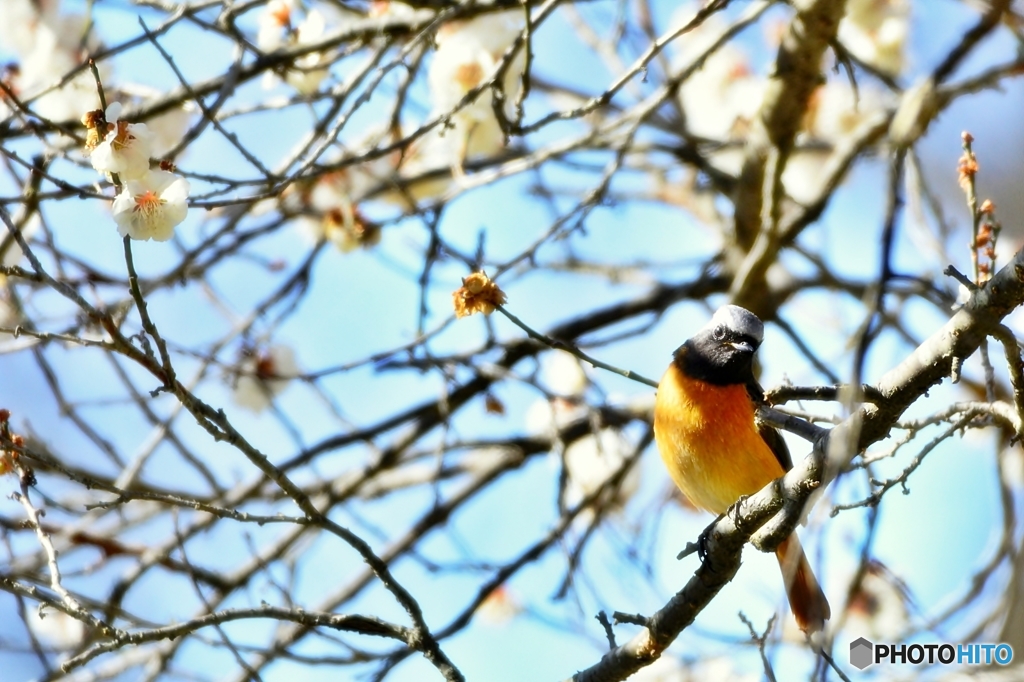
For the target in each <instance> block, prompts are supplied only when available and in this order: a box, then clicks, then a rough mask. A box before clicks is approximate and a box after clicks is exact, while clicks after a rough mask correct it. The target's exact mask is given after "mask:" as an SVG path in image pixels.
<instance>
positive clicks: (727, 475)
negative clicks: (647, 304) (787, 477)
mask: <svg viewBox="0 0 1024 682" xmlns="http://www.w3.org/2000/svg"><path fill="white" fill-rule="evenodd" d="M654 434H655V438H656V439H657V442H658V450H659V451H660V452H661V458H662V459H663V460H664V462H665V466H666V467H667V468H668V471H669V474H670V475H671V476H672V480H674V481H675V483H676V485H677V486H679V489H680V490H682V491H683V494H684V495H686V497H687V498H688V499H689V500H690V501H691V502H693V504H695V505H697V506H698V507H702V508H703V509H707V510H708V511H711V512H714V513H716V514H721V513H723V512H725V511H726V510H727V509H728V508H729V506H730V505H732V503H734V502H735V501H736V500H738V499H739V498H740V497H741V496H742V495H750V494H752V493H755V492H757V491H758V490H760V489H761V488H763V487H764V486H765V485H767V484H768V483H769V482H771V481H772V480H774V479H776V478H778V477H779V476H781V475H782V474H783V473H784V472H783V470H782V465H780V464H779V461H778V459H776V457H775V454H774V453H773V452H772V451H771V448H769V447H768V445H767V443H765V442H764V440H763V439H762V438H761V435H760V434H759V433H758V432H757V427H756V426H755V424H754V406H753V403H752V402H751V400H750V396H749V395H748V394H747V389H746V387H745V386H742V385H734V386H715V385H713V384H709V383H706V382H704V381H699V380H696V379H691V378H689V377H686V376H685V375H684V374H683V373H682V372H681V371H680V370H679V368H678V367H677V366H676V365H674V364H673V365H671V366H669V369H668V371H667V372H666V373H665V376H664V378H662V380H661V384H660V385H659V386H658V396H657V402H656V403H655V410H654Z"/></svg>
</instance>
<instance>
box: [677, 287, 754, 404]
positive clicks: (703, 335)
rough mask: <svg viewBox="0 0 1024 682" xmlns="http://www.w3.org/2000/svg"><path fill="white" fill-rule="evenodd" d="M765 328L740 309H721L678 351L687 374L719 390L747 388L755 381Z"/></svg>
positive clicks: (726, 307) (678, 359)
mask: <svg viewBox="0 0 1024 682" xmlns="http://www.w3.org/2000/svg"><path fill="white" fill-rule="evenodd" d="M763 335H764V325H763V324H762V323H761V320H759V319H757V316H755V315H754V314H753V313H751V312H750V311H748V310H745V309H743V308H740V307H739V306H733V305H730V306H724V307H723V308H720V309H719V310H718V312H717V313H715V316H714V317H712V318H711V321H710V322H709V323H708V324H707V325H706V326H705V327H704V328H703V329H701V330H700V331H699V332H697V333H696V334H695V335H694V336H693V338H691V339H690V340H689V341H687V342H686V343H684V344H683V345H682V346H681V347H680V348H679V350H677V351H676V360H677V361H678V362H681V363H683V366H684V369H685V370H686V373H687V374H688V375H689V376H691V377H693V378H695V379H700V380H702V381H706V382H708V383H710V384H716V385H719V386H728V385H731V384H746V383H748V382H750V381H752V380H753V378H754V369H753V366H754V352H755V351H756V350H757V348H758V346H760V345H761V339H762V338H763Z"/></svg>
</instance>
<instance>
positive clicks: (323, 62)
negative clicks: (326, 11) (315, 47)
mask: <svg viewBox="0 0 1024 682" xmlns="http://www.w3.org/2000/svg"><path fill="white" fill-rule="evenodd" d="M326 28H327V24H326V21H325V19H324V15H323V14H321V13H320V12H318V11H317V10H315V9H314V10H310V11H309V12H308V13H306V18H305V19H303V20H302V23H301V24H299V28H298V29H297V30H296V32H295V34H296V35H295V43H296V44H297V45H309V44H312V43H317V42H320V40H321V39H322V38H323V37H324V32H325V30H326ZM327 64H328V60H327V57H326V55H324V53H323V52H311V53H309V54H307V55H305V56H303V57H299V58H298V59H296V60H295V68H292V69H288V71H287V73H286V74H285V81H286V82H287V83H288V85H290V86H292V87H293V88H295V89H296V90H298V91H299V92H300V93H302V94H303V95H310V94H313V93H314V92H316V91H317V88H319V87H320V83H321V82H323V80H324V79H325V78H327V74H328V73H329V71H328V70H327Z"/></svg>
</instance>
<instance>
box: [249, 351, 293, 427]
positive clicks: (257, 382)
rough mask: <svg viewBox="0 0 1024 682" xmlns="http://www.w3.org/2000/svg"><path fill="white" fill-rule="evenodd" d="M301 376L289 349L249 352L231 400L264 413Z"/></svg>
mask: <svg viewBox="0 0 1024 682" xmlns="http://www.w3.org/2000/svg"><path fill="white" fill-rule="evenodd" d="M298 374H299V365H298V363H297V362H296V360H295V351H293V350H292V349H291V348H290V347H289V346H284V345H274V346H270V347H269V348H267V349H265V350H261V351H250V352H248V353H246V355H245V357H244V358H243V360H242V362H241V363H240V364H239V367H238V377H237V380H236V382H235V390H234V393H233V395H232V397H233V398H234V401H235V404H237V405H238V406H239V407H244V408H246V409H249V410H252V411H253V412H262V411H263V410H265V409H267V408H268V407H270V404H271V402H272V401H273V400H274V397H275V396H277V395H278V394H280V393H281V392H282V391H284V390H285V389H286V388H288V386H289V384H290V383H291V381H292V379H293V378H294V377H295V376H297V375H298Z"/></svg>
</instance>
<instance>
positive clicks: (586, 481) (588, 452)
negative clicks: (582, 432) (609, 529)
mask: <svg viewBox="0 0 1024 682" xmlns="http://www.w3.org/2000/svg"><path fill="white" fill-rule="evenodd" d="M632 454H633V447H632V445H630V443H629V441H628V440H626V438H625V437H624V436H623V435H622V434H621V433H620V432H619V431H618V430H617V429H611V428H608V429H601V430H600V431H599V432H598V433H597V434H591V435H589V436H584V437H583V438H580V439H579V440H577V441H575V442H573V443H572V444H571V445H569V447H567V448H566V449H565V454H564V458H565V470H566V474H567V477H566V478H567V480H566V491H565V493H566V494H565V498H566V502H567V503H568V504H570V505H576V504H578V503H579V502H581V501H582V500H583V499H584V498H586V497H589V496H590V495H592V494H594V493H595V492H596V491H598V490H599V489H600V488H601V487H602V486H604V485H606V484H607V483H608V481H609V480H610V479H611V478H612V477H613V476H615V475H616V474H617V473H618V472H619V471H620V470H621V469H622V467H623V466H624V465H625V464H626V462H627V460H628V459H629V457H630V456H632ZM639 489H640V467H639V464H638V463H636V462H634V463H633V464H632V465H631V468H630V469H629V471H628V472H627V473H626V475H625V477H624V478H623V479H622V480H621V481H620V483H619V485H618V488H617V489H616V490H615V495H614V497H613V498H612V499H611V502H610V504H609V505H608V506H606V507H605V509H606V510H608V511H613V512H618V511H621V510H622V508H623V507H625V505H626V502H628V501H629V499H630V498H631V497H633V495H634V494H636V492H637V490H639ZM599 504H600V503H599Z"/></svg>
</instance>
